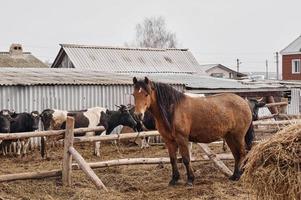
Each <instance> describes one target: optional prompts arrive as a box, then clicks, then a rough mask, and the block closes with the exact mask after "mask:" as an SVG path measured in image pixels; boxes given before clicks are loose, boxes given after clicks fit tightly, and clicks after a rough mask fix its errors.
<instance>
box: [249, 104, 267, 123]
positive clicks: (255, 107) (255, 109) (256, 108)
mask: <svg viewBox="0 0 301 200" xmlns="http://www.w3.org/2000/svg"><path fill="white" fill-rule="evenodd" d="M248 103H249V106H250V109H251V111H252V120H253V121H257V120H258V111H259V108H261V107H264V106H265V104H266V103H265V102H262V101H258V100H257V99H248Z"/></svg>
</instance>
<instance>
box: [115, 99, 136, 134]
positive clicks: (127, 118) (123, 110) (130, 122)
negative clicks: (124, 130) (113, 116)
mask: <svg viewBox="0 0 301 200" xmlns="http://www.w3.org/2000/svg"><path fill="white" fill-rule="evenodd" d="M118 107H119V109H118V112H119V115H120V117H119V120H120V124H121V125H123V126H128V127H131V128H133V129H136V126H137V122H136V120H135V119H134V118H133V116H132V115H131V113H130V111H129V109H128V107H127V106H125V105H120V106H118Z"/></svg>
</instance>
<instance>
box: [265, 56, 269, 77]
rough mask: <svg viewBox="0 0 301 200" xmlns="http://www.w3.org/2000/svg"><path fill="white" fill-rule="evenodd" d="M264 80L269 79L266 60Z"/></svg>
mask: <svg viewBox="0 0 301 200" xmlns="http://www.w3.org/2000/svg"><path fill="white" fill-rule="evenodd" d="M265 79H267V80H268V79H269V63H268V60H266V61H265Z"/></svg>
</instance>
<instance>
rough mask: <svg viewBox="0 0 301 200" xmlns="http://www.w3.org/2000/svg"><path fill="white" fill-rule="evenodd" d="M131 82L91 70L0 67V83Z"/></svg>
mask: <svg viewBox="0 0 301 200" xmlns="http://www.w3.org/2000/svg"><path fill="white" fill-rule="evenodd" d="M49 84H50V85H63V84H66V85H89V84H97V85H108V84H132V79H131V77H129V76H126V75H121V74H110V73H104V72H100V71H93V70H78V69H51V68H43V69H39V68H0V85H49Z"/></svg>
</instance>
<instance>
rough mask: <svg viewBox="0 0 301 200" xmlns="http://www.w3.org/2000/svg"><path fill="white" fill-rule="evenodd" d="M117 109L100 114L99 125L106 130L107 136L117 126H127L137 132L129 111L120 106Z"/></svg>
mask: <svg viewBox="0 0 301 200" xmlns="http://www.w3.org/2000/svg"><path fill="white" fill-rule="evenodd" d="M118 107H119V109H118V110H117V111H110V110H107V111H106V113H102V117H101V120H100V124H99V125H102V126H104V127H105V128H106V134H107V135H109V134H110V133H111V132H112V131H113V130H114V128H116V127H117V126H119V125H123V126H128V127H131V128H132V129H134V130H137V122H136V120H135V119H134V118H133V116H132V115H131V113H130V111H129V109H128V108H127V107H126V106H125V105H120V106H118Z"/></svg>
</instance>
